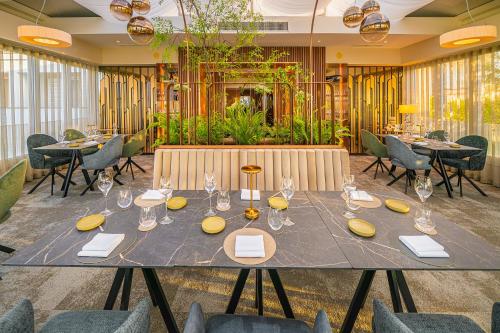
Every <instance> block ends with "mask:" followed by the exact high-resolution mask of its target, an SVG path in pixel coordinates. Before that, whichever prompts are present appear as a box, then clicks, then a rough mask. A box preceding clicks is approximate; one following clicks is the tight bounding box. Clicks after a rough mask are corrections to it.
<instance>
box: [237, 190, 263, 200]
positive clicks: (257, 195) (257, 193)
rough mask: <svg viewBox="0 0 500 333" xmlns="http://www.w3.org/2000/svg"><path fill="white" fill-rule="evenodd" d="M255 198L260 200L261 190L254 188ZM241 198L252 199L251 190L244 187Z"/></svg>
mask: <svg viewBox="0 0 500 333" xmlns="http://www.w3.org/2000/svg"><path fill="white" fill-rule="evenodd" d="M253 199H254V200H255V201H259V200H260V191H259V190H253ZM241 200H250V190H249V189H246V188H243V189H241Z"/></svg>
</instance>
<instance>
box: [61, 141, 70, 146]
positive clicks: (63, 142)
mask: <svg viewBox="0 0 500 333" xmlns="http://www.w3.org/2000/svg"><path fill="white" fill-rule="evenodd" d="M70 142H71V141H66V140H64V141H61V142H60V143H62V144H63V145H66V144H68V143H70Z"/></svg>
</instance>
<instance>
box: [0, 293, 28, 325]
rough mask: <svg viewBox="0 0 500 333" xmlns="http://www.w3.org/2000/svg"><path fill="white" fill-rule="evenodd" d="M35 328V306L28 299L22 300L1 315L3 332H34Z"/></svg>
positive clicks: (0, 321) (0, 322)
mask: <svg viewBox="0 0 500 333" xmlns="http://www.w3.org/2000/svg"><path fill="white" fill-rule="evenodd" d="M34 330H35V317H34V314H33V306H32V305H31V302H30V301H29V300H27V299H23V300H21V301H20V302H19V303H18V304H17V305H16V306H15V307H14V308H13V309H12V310H10V311H8V312H7V313H6V314H4V315H3V316H2V317H0V332H2V333H32V332H34Z"/></svg>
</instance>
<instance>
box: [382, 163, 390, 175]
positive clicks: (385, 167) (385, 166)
mask: <svg viewBox="0 0 500 333" xmlns="http://www.w3.org/2000/svg"><path fill="white" fill-rule="evenodd" d="M380 164H381V165H382V167H383V168H384V169H386V170H387V172H388V173H389V175H390V174H391V170H389V168H388V167H387V165H385V163H384V161H382V159H380Z"/></svg>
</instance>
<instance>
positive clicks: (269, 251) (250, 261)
mask: <svg viewBox="0 0 500 333" xmlns="http://www.w3.org/2000/svg"><path fill="white" fill-rule="evenodd" d="M236 235H245V236H257V235H263V236H264V252H265V255H266V256H265V257H264V258H238V257H236V255H235V253H234V252H235V249H234V244H235V243H236ZM224 252H226V255H227V256H228V257H229V258H230V259H231V260H233V261H235V262H237V263H240V264H243V265H258V264H262V263H264V262H266V261H268V260H269V259H271V258H272V256H274V253H276V241H275V240H274V238H273V236H271V235H270V234H269V233H268V232H266V231H264V230H261V229H256V228H243V229H239V230H235V231H233V232H232V233H230V234H229V235H227V236H226V239H224Z"/></svg>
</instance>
